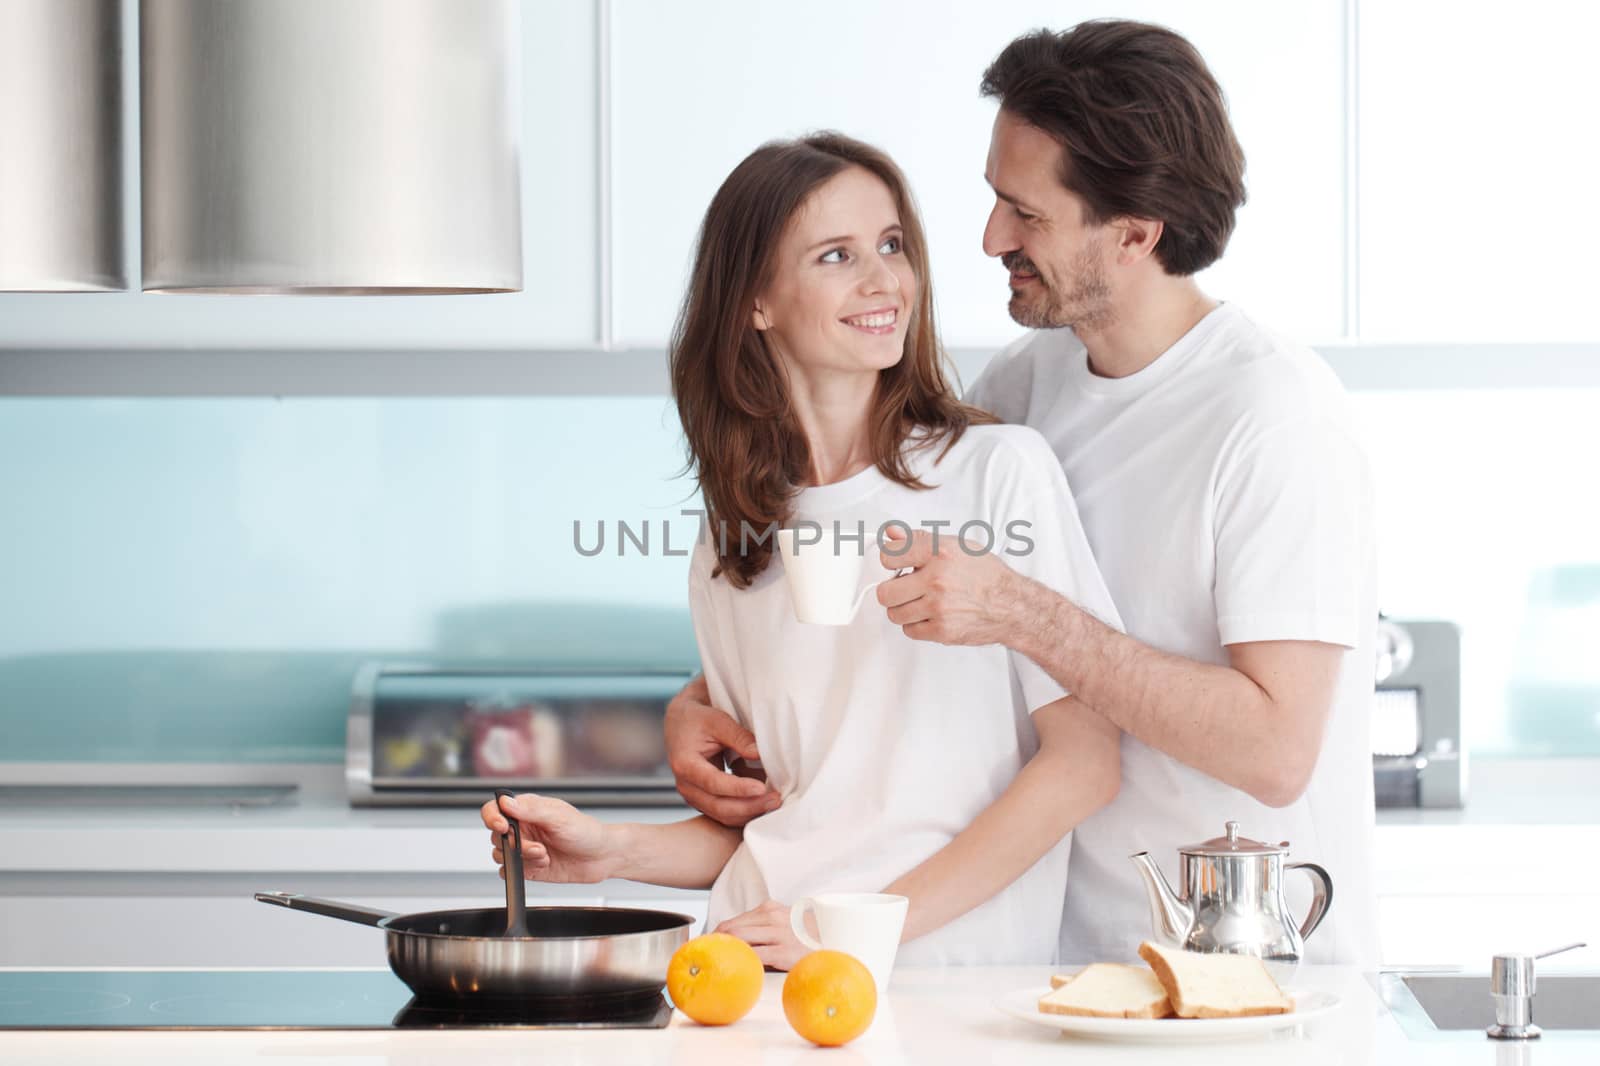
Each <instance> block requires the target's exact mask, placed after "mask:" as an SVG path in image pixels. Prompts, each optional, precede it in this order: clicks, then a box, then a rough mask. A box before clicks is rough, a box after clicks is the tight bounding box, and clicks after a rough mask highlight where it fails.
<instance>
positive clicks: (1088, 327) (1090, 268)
mask: <svg viewBox="0 0 1600 1066" xmlns="http://www.w3.org/2000/svg"><path fill="white" fill-rule="evenodd" d="M1067 276H1068V279H1069V284H1070V288H1069V289H1068V290H1067V293H1066V295H1065V296H1063V295H1062V294H1061V293H1060V292H1059V291H1058V290H1057V289H1056V288H1055V286H1053V285H1051V284H1050V283H1049V282H1047V281H1046V280H1045V276H1044V274H1043V273H1040V274H1038V278H1039V287H1040V289H1042V290H1043V291H1042V292H1041V293H1040V295H1039V297H1038V298H1036V299H1034V300H1032V301H1029V300H1025V299H1024V298H1023V297H1022V294H1021V293H1012V294H1011V303H1010V305H1009V306H1008V310H1009V311H1010V312H1011V318H1012V320H1013V321H1015V322H1016V323H1017V325H1019V326H1022V327H1024V328H1025V329H1062V328H1071V329H1074V330H1076V331H1077V332H1079V333H1083V332H1091V333H1093V332H1099V331H1101V330H1104V329H1105V328H1106V327H1107V326H1109V325H1111V323H1112V322H1114V321H1116V313H1115V312H1114V311H1113V310H1112V307H1111V284H1110V282H1108V281H1107V280H1106V275H1105V271H1104V270H1102V269H1101V267H1100V246H1099V244H1098V243H1096V244H1092V245H1090V246H1089V247H1087V248H1084V249H1083V250H1082V251H1080V252H1079V253H1078V255H1077V257H1076V258H1075V259H1074V260H1073V262H1072V265H1071V268H1070V269H1069V270H1068V272H1067Z"/></svg>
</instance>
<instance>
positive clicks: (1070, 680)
mask: <svg viewBox="0 0 1600 1066" xmlns="http://www.w3.org/2000/svg"><path fill="white" fill-rule="evenodd" d="M982 89H983V93H984V95H986V96H989V97H992V98H994V99H996V100H997V101H998V103H999V105H1000V106H999V113H998V115H997V116H996V119H995V124H994V129H993V134H992V139H991V143H990V150H989V158H988V163H987V167H986V170H985V177H986V178H987V180H988V182H989V184H990V185H991V186H992V187H993V189H994V192H995V206H994V209H993V211H992V212H991V214H990V216H989V221H988V225H987V227H986V228H985V231H984V250H985V251H986V252H987V253H988V254H990V255H992V256H996V257H998V258H999V259H1000V261H1001V263H1002V264H1003V265H1004V266H1005V267H1006V268H1007V270H1008V271H1009V274H1010V283H1011V303H1010V311H1011V315H1012V317H1013V318H1014V319H1015V320H1016V321H1017V322H1018V323H1020V324H1021V325H1024V326H1027V327H1030V328H1031V329H1033V330H1034V331H1035V332H1032V333H1030V334H1029V335H1027V336H1026V337H1024V338H1023V339H1022V340H1020V341H1018V342H1017V343H1016V344H1014V345H1012V346H1011V347H1010V348H1008V349H1007V350H1006V351H1004V352H1002V353H1000V354H999V355H998V356H996V357H995V359H994V360H993V361H992V362H991V364H990V365H989V367H988V368H987V369H986V370H985V372H984V373H983V375H982V376H981V377H980V378H979V380H978V381H977V382H976V384H975V385H974V386H973V388H972V390H971V393H970V394H969V396H968V399H969V400H970V401H971V402H973V403H975V404H977V405H978V406H980V407H984V408H987V409H988V410H991V411H993V412H995V413H996V414H998V415H999V416H1000V417H1001V418H1003V419H1005V420H1006V421H1009V422H1022V423H1026V424H1027V425H1030V426H1032V427H1034V428H1035V429H1038V430H1039V431H1040V432H1042V433H1043V434H1044V436H1045V437H1046V438H1047V439H1048V440H1049V441H1050V443H1051V445H1052V447H1053V448H1054V450H1055V452H1056V454H1057V455H1058V456H1059V457H1060V459H1061V462H1062V465H1063V467H1064V468H1065V470H1066V473H1067V478H1068V481H1069V483H1070V484H1071V485H1072V488H1073V492H1074V495H1075V497H1076V499H1077V503H1078V507H1079V510H1080V513H1081V515H1082V518H1083V521H1084V525H1085V527H1086V529H1087V531H1088V535H1089V541H1090V545H1091V547H1092V548H1093V549H1094V552H1095V556H1096V558H1097V560H1098V561H1099V563H1100V566H1101V569H1102V572H1103V573H1104V576H1105V579H1106V582H1107V585H1108V587H1109V588H1110V590H1111V594H1112V598H1113V600H1114V601H1115V602H1116V604H1117V606H1118V608H1119V610H1120V611H1121V614H1122V619H1123V621H1124V623H1125V625H1126V627H1127V632H1126V634H1123V633H1118V632H1116V631H1115V630H1112V629H1110V628H1109V627H1107V626H1104V625H1102V624H1101V623H1099V622H1098V621H1097V620H1096V619H1094V618H1093V617H1091V616H1090V615H1088V614H1087V613H1086V612H1084V611H1082V610H1080V609H1079V608H1078V607H1077V606H1076V605H1074V604H1072V603H1071V602H1069V601H1067V600H1065V599H1064V598H1062V597H1060V596H1058V595H1056V594H1054V593H1052V592H1050V591H1049V590H1047V589H1044V588H1042V587H1040V586H1038V585H1036V584H1033V583H1031V582H1029V581H1027V580H1026V579H1023V578H1022V577H1020V576H1019V575H1018V574H1016V573H1015V572H1014V571H1012V570H1011V569H1010V568H1008V567H1007V566H1006V565H1005V563H1004V561H1003V560H1002V559H1000V558H999V557H997V556H994V555H973V554H969V553H968V552H967V551H965V550H963V548H962V546H961V545H959V544H955V543H952V541H951V539H950V538H949V537H948V536H946V537H944V538H942V539H941V541H940V542H939V543H938V544H937V546H935V544H934V543H933V541H932V538H931V537H930V536H929V535H928V534H927V533H925V532H919V533H917V534H916V535H915V536H914V537H913V541H912V544H911V545H910V548H909V551H908V552H906V553H904V554H896V555H891V554H885V555H884V557H883V560H882V561H883V563H884V565H885V566H888V567H891V568H893V567H900V566H906V565H910V566H914V567H915V568H916V569H915V572H914V573H911V574H908V575H906V576H904V577H901V578H897V579H895V580H893V581H889V582H886V583H885V584H884V585H882V586H881V587H880V588H879V590H878V599H879V602H880V603H881V604H882V605H883V606H884V607H886V608H887V609H888V616H889V619H890V620H891V621H893V622H895V623H896V624H898V625H900V626H902V627H903V629H904V631H905V633H906V634H907V636H909V637H911V638H913V639H917V640H936V641H940V642H942V643H947V644H989V643H1001V644H1005V645H1006V646H1008V647H1010V648H1013V649H1014V650H1016V651H1018V652H1020V653H1022V654H1024V655H1026V656H1028V657H1029V658H1031V659H1032V660H1034V661H1035V662H1036V663H1038V664H1039V665H1040V666H1041V667H1043V668H1044V669H1045V670H1046V671H1047V672H1048V673H1049V674H1050V675H1051V676H1052V677H1054V678H1055V679H1056V680H1057V681H1058V682H1059V683H1060V684H1061V685H1062V686H1063V687H1064V688H1065V689H1067V690H1068V691H1070V692H1072V693H1073V694H1074V695H1076V696H1077V697H1078V698H1079V699H1080V700H1082V701H1083V702H1085V703H1087V704H1088V705H1090V706H1092V707H1094V708H1095V709H1096V710H1097V711H1098V712H1099V713H1100V714H1102V715H1103V716H1105V717H1106V718H1107V719H1109V720H1110V721H1111V722H1113V723H1114V724H1115V725H1116V726H1117V727H1119V728H1120V729H1121V730H1122V731H1123V733H1124V738H1123V741H1122V762H1123V766H1122V790H1121V793H1120V795H1119V796H1118V798H1117V799H1116V800H1115V801H1113V803H1112V804H1111V805H1110V806H1109V807H1107V808H1105V809H1104V810H1102V811H1101V812H1099V813H1098V814H1096V815H1094V816H1092V817H1091V818H1090V819H1088V820H1087V821H1085V822H1084V823H1083V824H1082V825H1080V826H1079V828H1078V829H1077V831H1076V832H1075V834H1074V843H1073V851H1072V866H1071V874H1070V881H1069V884H1068V889H1067V899H1066V904H1065V911H1064V916H1063V927H1062V941H1061V957H1062V961H1069V962H1070V961H1091V960H1096V959H1115V958H1126V957H1129V956H1130V955H1131V953H1132V951H1133V948H1134V947H1135V946H1136V945H1137V944H1138V942H1139V940H1140V939H1141V938H1142V937H1145V936H1148V935H1150V932H1151V927H1150V917H1149V910H1148V907H1147V905H1146V902H1145V895H1144V890H1143V888H1142V886H1141V884H1140V882H1139V880H1138V877H1137V873H1136V871H1135V869H1134V868H1133V865H1132V864H1131V863H1130V862H1129V860H1128V856H1129V855H1130V854H1131V853H1134V852H1138V851H1143V850H1149V851H1150V852H1151V853H1152V854H1153V855H1154V856H1155V858H1156V859H1157V860H1158V861H1159V862H1161V863H1162V865H1164V866H1165V867H1166V868H1167V869H1168V870H1169V872H1175V870H1176V858H1177V856H1176V849H1177V848H1178V847H1180V846H1182V845H1186V844H1193V843H1199V842H1201V841H1203V840H1206V839H1209V838H1213V837H1217V836H1220V835H1222V832H1223V823H1224V822H1225V821H1228V820H1237V821H1238V822H1239V823H1240V826H1241V831H1242V833H1243V834H1244V835H1246V836H1249V837H1253V838H1255V839H1258V840H1263V841H1268V842H1273V843H1276V842H1277V841H1280V840H1287V841H1290V842H1291V843H1292V845H1293V848H1294V853H1295V855H1296V856H1297V857H1300V858H1304V859H1308V860H1312V861H1315V862H1318V863H1319V864H1321V865H1323V866H1325V867H1327V869H1328V870H1329V872H1330V873H1331V874H1332V877H1333V880H1334V884H1335V901H1334V906H1333V908H1332V911H1331V913H1330V916H1329V919H1328V920H1327V922H1326V923H1325V924H1324V926H1323V927H1322V928H1321V929H1319V930H1318V932H1317V933H1316V935H1315V936H1314V937H1313V938H1312V939H1311V940H1310V941H1308V944H1307V958H1308V959H1310V960H1312V961H1321V962H1330V961H1340V962H1355V963H1361V964H1372V963H1374V962H1376V959H1377V950H1376V931H1375V919H1374V915H1373V901H1372V896H1371V885H1370V874H1369V866H1370V840H1371V825H1372V809H1373V801H1372V771H1371V753H1370V748H1369V745H1368V726H1369V715H1370V701H1371V698H1372V688H1373V661H1374V660H1373V633H1374V627H1375V622H1376V603H1375V580H1374V574H1375V562H1374V556H1373V550H1372V539H1373V538H1372V521H1371V502H1370V489H1369V485H1368V479H1367V471H1366V465H1365V461H1364V459H1363V457H1362V455H1361V452H1360V449H1359V447H1358V446H1357V445H1356V443H1355V441H1354V439H1353V437H1352V434H1351V430H1350V426H1349V419H1348V415H1347V413H1346V410H1345V400H1344V396H1343V391H1342V389H1341V388H1340V386H1339V384H1338V382H1337V380H1336V379H1335V378H1334V376H1333V374H1332V372H1331V371H1330V370H1329V369H1328V367H1327V366H1326V365H1325V364H1324V363H1323V362H1322V361H1321V360H1320V359H1319V358H1318V357H1317V356H1316V355H1315V354H1314V353H1313V352H1311V351H1310V350H1309V349H1306V348H1304V347H1301V346H1298V345H1294V344H1292V343H1289V342H1287V341H1285V340H1283V339H1281V338H1279V337H1276V336H1274V335H1273V334H1271V333H1269V332H1267V331H1266V330H1264V329H1262V328H1261V327H1260V326H1258V325H1256V323H1255V322H1254V321H1252V320H1251V319H1250V318H1249V317H1248V316H1246V315H1245V313H1244V312H1243V311H1241V310H1240V309H1238V308H1237V307H1234V306H1232V305H1226V304H1220V303H1218V302H1217V301H1215V300H1213V299H1212V298H1210V297H1209V296H1207V295H1206V294H1205V293H1203V292H1202V291H1201V290H1200V289H1199V287H1198V286H1197V285H1196V283H1195V281H1194V279H1193V275H1194V274H1195V273H1197V272H1198V271H1200V270H1202V269H1204V268H1205V267H1207V266H1209V265H1210V264H1211V263H1212V262H1214V261H1215V260H1216V259H1217V258H1218V257H1219V256H1220V255H1221V254H1222V251H1223V249H1224V247H1225V246H1226V243H1227V239H1228V236H1229V235H1230V233H1231V232H1232V228H1233V223H1234V212H1235V209H1236V208H1237V207H1238V206H1239V205H1240V204H1242V203H1243V201H1244V184H1243V170H1244V158H1243V153H1242V152H1241V150H1240V148H1239V145H1238V143H1237V141H1236V140H1235V138H1234V135H1233V131H1232V128H1231V126H1230V124H1229V121H1228V116H1227V110H1226V106H1225V104H1224V102H1223V98H1222V93H1221V90H1220V89H1219V88H1218V86H1217V84H1216V82H1215V80H1214V79H1213V78H1212V76H1211V74H1210V72H1209V71H1208V70H1207V68H1206V66H1205V64H1204V62H1203V61H1202V60H1201V58H1200V56H1199V54H1198V53H1197V52H1196V51H1195V50H1194V48H1193V47H1192V46H1191V45H1190V44H1189V43H1188V42H1187V41H1185V40H1184V39H1183V38H1182V37H1180V36H1178V35H1177V34H1174V33H1172V32H1170V31H1168V30H1165V29H1162V28H1159V27H1155V26H1149V25H1144V24H1140V23H1133V22H1122V21H1096V22H1087V23H1083V24H1080V25H1079V26H1077V27H1074V28H1073V29H1071V30H1068V31H1065V32H1063V33H1049V32H1044V31H1040V32H1038V33H1033V34H1029V35H1027V36H1024V37H1022V38H1019V39H1018V40H1016V41H1013V42H1012V43H1011V44H1010V45H1009V46H1008V47H1007V48H1006V49H1005V50H1004V51H1003V52H1002V53H1001V54H1000V56H999V57H998V58H997V59H996V60H995V61H994V63H993V64H992V65H991V66H990V68H989V70H988V71H987V72H985V75H984V78H983V86H982ZM1047 547H1048V546H1045V545H1041V546H1040V549H1039V550H1047ZM717 714H718V712H714V711H713V710H712V709H711V708H709V707H707V706H705V701H704V691H703V689H702V688H698V687H697V686H695V685H691V686H690V687H689V688H688V689H685V691H684V693H682V694H681V695H680V697H679V698H678V699H677V700H675V701H674V704H673V706H672V707H671V708H670V709H669V712H668V726H667V731H668V746H669V749H670V751H671V757H672V765H673V770H674V773H675V774H676V775H677V776H678V779H679V783H680V791H681V792H682V793H683V795H684V797H685V798H686V799H687V800H688V801H689V802H690V803H691V804H693V805H694V806H696V807H697V808H699V809H700V810H702V811H705V812H706V813H708V814H710V815H711V816H713V817H716V818H718V819H720V820H724V821H730V822H737V821H738V820H739V819H743V818H748V817H752V816H755V815H756V814H759V813H761V812H762V811H764V810H767V809H771V807H772V806H775V805H776V802H777V797H775V796H773V795H771V794H769V793H766V792H765V791H764V790H763V788H762V786H761V785H759V784H758V783H755V782H751V781H747V780H744V779H742V778H737V777H733V776H731V775H727V774H719V773H717V772H716V771H715V769H714V768H713V767H711V766H710V765H709V764H708V763H707V762H706V758H707V757H716V756H717V755H718V754H720V751H721V749H723V748H727V749H730V750H731V751H733V752H734V753H735V754H737V755H740V756H743V757H744V758H755V757H756V751H755V746H754V740H753V738H752V737H750V736H749V735H748V734H745V733H743V732H742V731H741V730H739V729H738V727H737V725H735V724H733V723H732V722H731V721H722V720H720V719H719V718H718V717H717ZM1291 887H1295V886H1291Z"/></svg>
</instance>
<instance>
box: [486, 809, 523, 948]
mask: <svg viewBox="0 0 1600 1066" xmlns="http://www.w3.org/2000/svg"><path fill="white" fill-rule="evenodd" d="M516 795H517V794H516V793H515V792H513V791H511V790H510V789H509V788H497V789H495V790H494V802H495V806H497V807H498V806H499V805H500V797H501V796H504V797H505V798H507V799H515V798H516ZM500 813H501V814H505V811H504V810H502V811H501V812H500ZM506 824H507V825H509V826H510V827H511V832H509V833H506V834H503V835H502V836H501V837H500V854H501V855H502V856H504V858H505V864H506V936H527V935H528V925H527V911H528V897H527V886H526V885H524V884H523V883H522V825H521V823H519V822H518V821H517V820H516V819H515V818H512V817H511V816H509V815H507V816H506Z"/></svg>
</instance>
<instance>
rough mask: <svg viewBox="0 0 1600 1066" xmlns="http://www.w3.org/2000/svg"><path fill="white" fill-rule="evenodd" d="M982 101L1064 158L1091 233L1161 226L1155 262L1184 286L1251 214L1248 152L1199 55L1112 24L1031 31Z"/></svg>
mask: <svg viewBox="0 0 1600 1066" xmlns="http://www.w3.org/2000/svg"><path fill="white" fill-rule="evenodd" d="M982 92H983V95H984V96H988V97H994V98H996V99H998V100H999V102H1000V107H1001V109H1002V110H1004V111H1007V112H1010V113H1011V114H1012V115H1015V116H1016V117H1017V118H1019V119H1021V120H1022V121H1024V122H1026V123H1028V125H1030V126H1033V127H1035V128H1037V129H1039V130H1042V131H1043V132H1045V133H1047V134H1049V135H1050V136H1051V137H1052V138H1053V139H1054V140H1055V141H1056V142H1057V143H1059V144H1060V145H1061V146H1062V147H1063V149H1065V151H1064V152H1063V153H1062V173H1061V181H1062V184H1064V185H1065V186H1066V187H1067V188H1068V189H1070V190H1071V191H1072V192H1074V193H1076V194H1077V195H1078V196H1080V197H1082V199H1083V201H1084V204H1085V205H1086V208H1087V211H1088V214H1089V218H1088V221H1089V222H1091V223H1103V222H1105V221H1107V220H1109V219H1111V218H1115V217H1117V216H1119V215H1126V216H1131V217H1134V218H1154V219H1160V220H1161V222H1162V223H1163V229H1162V234H1161V239H1160V241H1159V242H1158V243H1157V244H1156V248H1155V257H1156V259H1157V260H1158V261H1159V262H1160V263H1161V265H1162V267H1163V268H1164V269H1165V270H1166V272H1167V273H1168V274H1174V275H1178V276H1186V275H1189V274H1194V273H1197V272H1198V271H1201V270H1204V269H1205V268H1206V267H1208V266H1210V265H1211V264H1212V263H1214V262H1216V260H1217V259H1218V257H1220V256H1221V255H1222V250H1223V249H1224V248H1226V247H1227V245H1228V237H1229V235H1230V234H1231V233H1232V232H1233V218H1234V211H1235V209H1236V208H1238V207H1239V205H1241V204H1243V203H1244V152H1243V150H1242V149H1240V147H1239V142H1238V140H1237V138H1235V137H1234V135H1233V127H1232V125H1230V124H1229V122H1228V105H1227V103H1226V101H1225V100H1224V99H1223V96H1222V89H1221V87H1220V86H1218V85H1217V81H1216V79H1215V78H1213V77H1212V76H1211V71H1210V70H1208V69H1206V64H1205V60H1203V59H1201V58H1200V53H1199V52H1197V51H1195V48H1194V45H1192V44H1190V43H1189V42H1188V41H1187V40H1185V39H1184V38H1183V37H1181V36H1179V35H1178V34H1176V33H1174V32H1172V31H1171V30H1169V29H1166V28H1165V27H1162V26H1152V25H1150V24H1148V23H1144V22H1129V21H1123V20H1117V19H1096V20H1094V21H1090V22H1080V23H1079V24H1078V25H1076V26H1074V27H1072V28H1071V29H1069V30H1063V31H1061V32H1060V33H1054V32H1051V31H1049V30H1036V31H1034V32H1033V33H1029V34H1027V35H1025V36H1022V37H1018V38H1017V39H1016V40H1014V41H1012V42H1011V43H1010V44H1009V45H1007V46H1006V48H1005V51H1003V52H1001V53H1000V55H999V56H998V57H996V59H995V61H994V62H993V63H991V64H990V65H989V69H988V70H986V71H984V72H983V85H982Z"/></svg>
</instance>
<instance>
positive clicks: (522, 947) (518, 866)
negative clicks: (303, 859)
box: [256, 818, 695, 1000]
mask: <svg viewBox="0 0 1600 1066" xmlns="http://www.w3.org/2000/svg"><path fill="white" fill-rule="evenodd" d="M508 820H509V821H510V823H511V833H510V834H508V835H507V836H502V837H501V842H502V846H501V852H502V853H503V854H504V856H505V860H506V895H507V901H508V903H507V906H506V907H480V908H473V909H470V910H454V911H424V912H422V913H419V914H396V913H394V912H392V911H380V910H374V909H372V908H370V907H359V906H356V905H355V904H351V903H340V902H337V901H335V900H327V899H317V898H315V897H312V896H303V895H300V894H298V893H293V892H258V893H256V899H258V900H260V901H261V902H262V903H271V904H275V905H277V906H279V907H288V908H289V909H290V910H299V911H309V912H311V913H313V914H321V915H325V916H327V917H329V918H341V919H343V920H345V921H347V922H359V923H361V924H363V925H372V926H377V927H378V928H379V929H382V930H383V931H384V932H385V933H387V934H388V952H389V968H390V969H392V970H393V971H394V973H395V976H396V977H398V978H400V980H402V981H404V982H405V983H406V984H407V985H409V986H410V987H411V990H412V991H413V992H415V993H416V995H417V998H418V999H428V1000H438V999H451V1000H474V999H484V1000H490V999H502V1000H503V999H511V998H516V999H527V998H530V997H531V998H541V999H545V998H548V999H555V998H566V997H583V998H585V999H588V1000H593V999H596V998H608V999H609V998H611V997H615V998H617V999H618V1000H624V999H631V998H634V997H641V996H659V995H660V994H661V989H662V988H663V987H664V986H665V985H666V983H667V964H668V963H669V962H671V960H672V953H673V952H675V951H677V950H678V948H679V946H681V945H682V944H683V943H685V942H686V941H687V940H688V939H689V930H690V929H691V928H692V927H693V925H694V922H695V919H693V918H691V917H689V916H688V915H687V914H675V913H672V912H670V911H656V910H634V909H632V908H628V907H527V906H525V905H524V904H523V897H522V888H523V885H522V841H521V833H520V830H519V828H518V826H517V821H516V819H514V818H512V819H508ZM508 913H510V914H512V915H513V916H515V915H517V914H519V913H520V915H521V916H522V917H523V918H524V919H525V921H526V923H527V933H526V935H520V936H510V935H507V931H506V930H507V925H508V920H507V915H508Z"/></svg>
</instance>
